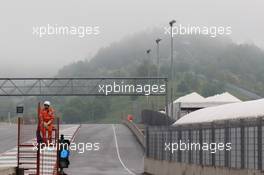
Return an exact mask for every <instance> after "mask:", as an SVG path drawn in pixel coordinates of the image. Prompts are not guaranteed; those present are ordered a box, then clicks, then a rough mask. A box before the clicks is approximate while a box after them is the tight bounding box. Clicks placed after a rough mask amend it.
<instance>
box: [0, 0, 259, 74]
mask: <svg viewBox="0 0 264 175" xmlns="http://www.w3.org/2000/svg"><path fill="white" fill-rule="evenodd" d="M263 7H264V1H263V0H232V1H230V0H221V1H212V0H200V1H197V0H184V1H182V0H104V1H103V0H79V1H78V0H72V1H62V0H61V1H54V0H46V1H35V0H30V1H27V0H23V1H21V0H17V1H12V0H10V1H4V2H2V3H1V6H0V21H1V24H0V48H1V49H0V77H7V76H8V77H25V76H28V77H32V76H44V77H48V76H52V75H54V74H56V72H57V70H58V69H59V68H61V67H62V66H63V65H66V64H69V63H71V62H73V61H77V60H82V59H89V58H90V57H91V56H92V55H94V54H95V53H96V51H97V50H98V49H99V48H101V47H105V46H107V45H109V44H110V43H111V42H114V41H118V40H120V39H121V38H123V37H125V36H127V35H130V34H133V33H136V32H140V31H144V30H149V29H152V28H154V27H163V26H165V25H167V23H168V21H169V20H171V19H176V20H177V21H178V22H179V23H182V24H190V25H206V26H210V25H216V26H219V25H223V26H231V27H232V35H231V38H232V39H233V40H234V41H235V42H239V43H241V42H242V43H243V42H247V43H255V44H256V45H257V46H259V47H261V48H264V35H263V33H262V32H263V31H264V12H263ZM47 24H58V25H87V26H89V25H91V26H93V25H98V26H99V27H100V32H101V33H100V34H99V35H98V36H87V37H85V38H78V37H76V36H48V37H44V38H38V37H36V36H34V35H33V34H32V28H33V27H34V26H41V25H47Z"/></svg>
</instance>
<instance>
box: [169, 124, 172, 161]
mask: <svg viewBox="0 0 264 175" xmlns="http://www.w3.org/2000/svg"><path fill="white" fill-rule="evenodd" d="M169 143H170V144H172V130H171V128H169ZM169 153H170V161H172V152H171V151H170V152H169Z"/></svg>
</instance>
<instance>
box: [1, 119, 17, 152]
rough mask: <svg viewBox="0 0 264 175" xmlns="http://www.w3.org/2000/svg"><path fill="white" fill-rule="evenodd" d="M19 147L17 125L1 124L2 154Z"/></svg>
mask: <svg viewBox="0 0 264 175" xmlns="http://www.w3.org/2000/svg"><path fill="white" fill-rule="evenodd" d="M16 145H17V125H15V124H12V125H9V124H7V123H0V153H3V152H5V151H7V150H9V149H11V148H13V147H15V146H16Z"/></svg>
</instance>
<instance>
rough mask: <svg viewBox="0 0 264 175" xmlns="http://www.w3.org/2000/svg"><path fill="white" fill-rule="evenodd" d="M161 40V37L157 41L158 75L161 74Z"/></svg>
mask: <svg viewBox="0 0 264 175" xmlns="http://www.w3.org/2000/svg"><path fill="white" fill-rule="evenodd" d="M160 41H161V39H160V38H158V39H156V43H157V77H159V74H160V63H159V62H160V56H159V42H160Z"/></svg>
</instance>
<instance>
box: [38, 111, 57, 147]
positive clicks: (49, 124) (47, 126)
mask: <svg viewBox="0 0 264 175" xmlns="http://www.w3.org/2000/svg"><path fill="white" fill-rule="evenodd" d="M54 113H55V111H54V110H53V109H52V108H51V107H49V108H42V109H41V110H40V116H39V117H40V129H41V133H42V139H43V142H44V143H47V137H46V134H47V131H48V140H49V143H51V142H52V129H53V127H54V126H53V121H54V118H55V114H54Z"/></svg>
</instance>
